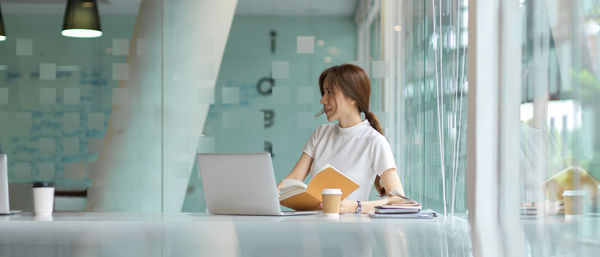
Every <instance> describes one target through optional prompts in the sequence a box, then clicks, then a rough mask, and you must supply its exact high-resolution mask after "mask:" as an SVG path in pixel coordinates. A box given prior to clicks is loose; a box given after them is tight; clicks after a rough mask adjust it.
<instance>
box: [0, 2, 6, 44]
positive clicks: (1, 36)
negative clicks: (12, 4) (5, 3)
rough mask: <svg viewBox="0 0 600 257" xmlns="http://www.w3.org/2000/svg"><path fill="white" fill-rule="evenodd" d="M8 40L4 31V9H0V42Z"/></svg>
mask: <svg viewBox="0 0 600 257" xmlns="http://www.w3.org/2000/svg"><path fill="white" fill-rule="evenodd" d="M4 40H6V31H4V20H2V8H0V41H4Z"/></svg>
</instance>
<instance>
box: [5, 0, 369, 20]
mask: <svg viewBox="0 0 600 257" xmlns="http://www.w3.org/2000/svg"><path fill="white" fill-rule="evenodd" d="M141 1H142V0H97V2H98V5H99V8H98V9H99V11H100V13H101V15H136V14H137V11H138V8H139V5H140V3H141ZM188 1H201V0H188ZM203 1H219V0H203ZM357 1H358V0H238V6H237V9H236V14H237V15H260V16H264V15H277V16H290V15H298V16H299V15H326V16H330V15H335V16H349V15H352V14H353V13H354V10H355V9H356V4H357ZM66 2H67V0H1V2H0V3H1V7H2V13H3V14H5V15H6V14H35V15H62V14H63V13H64V11H65V7H66Z"/></svg>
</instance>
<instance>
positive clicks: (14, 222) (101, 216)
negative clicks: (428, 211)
mask: <svg viewBox="0 0 600 257" xmlns="http://www.w3.org/2000/svg"><path fill="white" fill-rule="evenodd" d="M521 223H522V225H523V230H524V231H525V240H526V252H527V254H526V256H596V254H597V253H598V252H600V219H599V218H598V217H597V216H586V217H583V218H580V219H577V220H574V221H566V220H565V219H564V217H562V216H554V217H537V218H533V219H523V220H522V221H521ZM471 255H472V253H471V239H470V235H469V226H468V222H467V221H466V219H465V218H464V217H445V216H442V217H438V218H436V219H431V220H407V219H372V218H369V217H368V216H367V215H360V216H355V215H341V216H340V217H339V218H338V219H331V218H326V217H321V216H288V217H269V216H228V215H209V214H199V213H174V214H159V213H157V214H148V213H142V214H136V213H77V212H75V213H73V212H69V213H67V212H65V213H55V214H54V215H53V217H52V218H51V220H48V219H47V218H39V217H35V216H34V215H33V214H31V213H22V214H19V215H13V216H0V256H50V257H51V256H67V257H68V256H111V257H112V256H144V257H146V256H184V257H185V256H311V257H312V256H471Z"/></svg>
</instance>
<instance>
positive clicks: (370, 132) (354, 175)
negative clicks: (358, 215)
mask: <svg viewBox="0 0 600 257" xmlns="http://www.w3.org/2000/svg"><path fill="white" fill-rule="evenodd" d="M302 151H303V152H304V153H306V154H307V155H308V156H310V157H312V158H313V162H312V165H311V167H310V175H311V176H314V175H315V172H318V171H319V170H321V168H323V167H324V166H325V165H326V164H331V165H332V166H333V167H335V168H336V169H338V170H339V171H341V172H342V173H344V174H345V175H346V176H348V177H350V178H351V179H352V180H354V181H356V182H357V183H358V184H359V185H360V187H359V188H358V189H356V190H355V191H354V192H352V193H351V194H350V195H349V196H348V198H347V199H349V200H353V201H356V200H360V201H366V200H367V199H368V198H369V193H371V189H372V188H373V182H374V181H375V176H376V175H381V173H383V172H384V171H386V170H388V169H391V168H394V169H395V168H396V163H395V161H394V155H393V154H392V149H391V147H390V144H389V143H388V142H387V140H386V139H385V137H384V136H383V135H382V134H380V133H379V132H377V130H375V129H374V128H373V127H371V124H370V123H369V121H368V120H364V121H363V122H361V123H359V124H356V125H354V126H352V127H349V128H341V127H340V126H339V125H338V124H324V125H321V126H319V127H318V128H317V129H315V131H314V132H313V133H312V135H311V136H310V138H309V139H308V142H306V144H305V145H304V147H303V148H302Z"/></svg>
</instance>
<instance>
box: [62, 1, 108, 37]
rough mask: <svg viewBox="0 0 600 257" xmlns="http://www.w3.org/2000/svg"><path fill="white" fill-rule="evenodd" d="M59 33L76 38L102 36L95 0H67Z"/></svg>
mask: <svg viewBox="0 0 600 257" xmlns="http://www.w3.org/2000/svg"><path fill="white" fill-rule="evenodd" d="M61 34H62V35H63V36H65V37H77V38H94V37H100V36H102V29H101V28H100V16H99V15H98V5H97V4H96V0H68V2H67V10H66V11H65V20H64V22H63V29H62V32H61Z"/></svg>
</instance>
